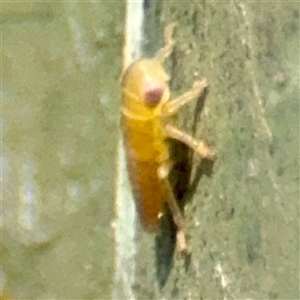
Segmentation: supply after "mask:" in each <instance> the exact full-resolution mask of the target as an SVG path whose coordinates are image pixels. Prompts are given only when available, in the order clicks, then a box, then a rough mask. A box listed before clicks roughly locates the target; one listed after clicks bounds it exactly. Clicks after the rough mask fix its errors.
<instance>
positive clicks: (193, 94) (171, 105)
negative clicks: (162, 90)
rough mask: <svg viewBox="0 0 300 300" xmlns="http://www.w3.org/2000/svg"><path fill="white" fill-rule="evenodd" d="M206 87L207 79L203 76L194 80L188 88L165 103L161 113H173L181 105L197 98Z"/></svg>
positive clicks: (166, 114) (168, 114)
mask: <svg viewBox="0 0 300 300" xmlns="http://www.w3.org/2000/svg"><path fill="white" fill-rule="evenodd" d="M206 87H207V81H206V79H205V78H202V79H200V80H197V81H196V82H194V84H193V86H192V88H191V89H190V90H188V91H187V92H185V93H184V94H182V95H180V96H179V97H177V98H176V99H174V100H172V101H169V102H166V103H165V105H164V107H163V110H162V113H163V115H165V116H170V115H174V114H175V113H176V112H177V111H178V110H179V109H180V108H181V107H182V106H184V105H185V104H187V103H188V102H190V101H191V100H194V99H196V98H198V97H199V96H200V95H201V94H202V93H203V92H204V90H205V88H206Z"/></svg>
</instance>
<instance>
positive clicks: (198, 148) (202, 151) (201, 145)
mask: <svg viewBox="0 0 300 300" xmlns="http://www.w3.org/2000/svg"><path fill="white" fill-rule="evenodd" d="M164 132H165V134H166V135H167V136H168V137H170V138H173V139H175V140H178V141H180V142H182V143H184V144H186V145H187V146H188V147H190V148H191V149H193V150H194V151H195V152H196V153H198V154H199V155H200V156H201V157H203V158H207V159H210V160H215V159H216V155H215V153H214V151H212V150H211V149H210V148H208V146H207V145H206V143H205V142H204V141H202V140H196V139H194V138H193V137H192V136H190V135H189V134H188V133H186V132H184V131H181V130H180V129H178V128H177V127H175V126H173V125H166V126H165V129H164Z"/></svg>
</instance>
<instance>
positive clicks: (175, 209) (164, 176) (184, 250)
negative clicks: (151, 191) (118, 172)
mask: <svg viewBox="0 0 300 300" xmlns="http://www.w3.org/2000/svg"><path fill="white" fill-rule="evenodd" d="M170 169H171V165H170V164H167V163H165V164H163V165H161V166H160V168H159V169H158V176H159V178H160V179H161V181H162V182H163V184H164V186H165V188H166V190H167V198H168V206H169V208H170V211H171V214H172V217H173V221H174V223H175V225H176V227H177V232H176V252H177V254H179V255H181V254H183V255H185V256H188V255H189V254H190V251H189V249H188V246H187V242H186V238H185V234H184V231H183V228H184V217H183V215H182V213H181V211H180V208H179V206H178V204H177V201H176V198H175V196H174V193H173V189H172V186H171V184H170V181H169V178H168V176H169V173H170Z"/></svg>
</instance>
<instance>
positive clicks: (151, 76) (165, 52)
mask: <svg viewBox="0 0 300 300" xmlns="http://www.w3.org/2000/svg"><path fill="white" fill-rule="evenodd" d="M173 29H174V25H173V24H172V25H169V26H168V27H166V29H165V46H164V47H163V48H162V49H160V50H159V51H158V52H157V53H156V55H155V57H154V58H153V59H140V60H137V61H135V62H133V63H132V64H131V65H130V66H129V67H128V68H127V69H126V70H125V72H124V74H123V76H122V81H121V85H122V106H121V112H122V114H121V127H122V132H123V139H124V146H125V150H126V157H127V169H128V174H129V178H130V181H131V186H132V190H133V195H134V197H135V200H136V204H137V209H138V213H139V217H140V221H141V223H142V226H143V228H144V229H145V230H146V231H148V232H153V231H154V230H155V229H156V228H157V226H158V224H159V219H160V216H161V215H162V214H163V212H164V211H163V210H164V205H165V203H167V204H168V205H169V208H170V211H171V213H172V216H173V219H174V223H175V224H176V226H177V234H176V239H177V251H179V252H180V253H188V248H187V244H186V239H185V236H184V233H183V226H184V218H183V216H182V213H181V211H180V209H179V207H178V204H177V200H176V198H175V196H174V194H173V191H172V187H171V184H170V182H169V178H168V175H169V172H170V169H171V167H172V162H171V160H170V151H169V148H168V143H167V142H166V139H167V138H172V139H176V140H179V141H181V142H182V143H184V144H186V145H187V146H189V147H190V148H191V149H193V150H194V151H195V152H197V153H198V154H199V155H200V156H201V157H203V158H207V159H214V158H215V155H214V152H213V151H211V150H210V149H209V148H208V147H207V146H206V144H205V143H204V142H203V141H199V140H196V139H194V138H193V137H192V136H190V135H188V134H187V133H185V132H183V131H181V130H180V129H178V128H177V127H176V126H175V125H173V124H172V122H171V121H172V118H171V117H172V116H173V115H175V114H176V113H177V112H178V110H179V109H180V108H181V107H182V106H183V105H185V104H186V103H188V102H189V101H191V100H193V99H196V98H198V97H199V96H200V95H201V94H202V93H203V91H204V90H205V89H206V87H207V82H206V79H205V78H202V79H200V80H198V81H196V82H195V83H194V84H193V86H192V88H191V89H190V90H188V91H187V92H185V93H184V94H183V95H181V96H179V97H177V98H176V99H173V100H171V99H170V89H169V86H168V81H169V76H168V75H167V73H166V72H165V70H164V68H163V66H162V63H163V62H164V60H165V59H166V58H167V57H168V56H169V55H170V54H171V52H172V50H173V47H174V41H173V39H172V33H173Z"/></svg>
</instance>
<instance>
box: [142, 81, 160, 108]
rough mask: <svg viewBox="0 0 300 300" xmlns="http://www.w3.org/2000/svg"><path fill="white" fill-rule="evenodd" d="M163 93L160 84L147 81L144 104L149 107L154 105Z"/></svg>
mask: <svg viewBox="0 0 300 300" xmlns="http://www.w3.org/2000/svg"><path fill="white" fill-rule="evenodd" d="M163 93H164V90H163V87H162V86H161V85H158V84H157V83H156V82H151V83H148V84H147V87H146V89H145V94H144V95H145V102H146V104H147V105H148V106H150V107H154V106H156V105H157V104H158V103H159V102H160V100H161V98H162V96H163Z"/></svg>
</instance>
